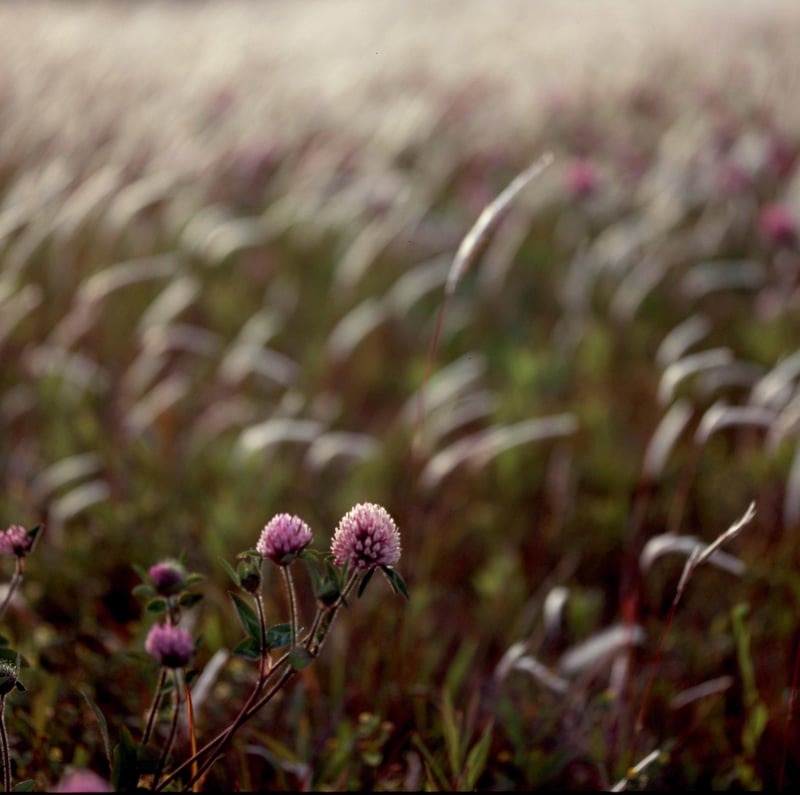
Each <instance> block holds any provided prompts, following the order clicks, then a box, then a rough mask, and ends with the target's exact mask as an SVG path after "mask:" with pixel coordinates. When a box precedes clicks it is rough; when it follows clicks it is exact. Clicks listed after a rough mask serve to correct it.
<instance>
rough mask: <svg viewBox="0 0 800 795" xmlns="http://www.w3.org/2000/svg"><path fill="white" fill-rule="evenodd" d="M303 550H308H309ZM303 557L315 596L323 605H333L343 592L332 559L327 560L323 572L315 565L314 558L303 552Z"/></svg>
mask: <svg viewBox="0 0 800 795" xmlns="http://www.w3.org/2000/svg"><path fill="white" fill-rule="evenodd" d="M303 551H304V552H307V551H309V550H303ZM301 558H302V559H303V562H304V563H305V564H306V569H307V570H308V575H309V577H310V579H311V588H312V590H313V592H314V596H315V598H316V599H317V600H318V601H319V602H320V603H321V604H323V605H326V606H330V605H332V604H333V603H334V602H335V601H336V600H337V599H338V598H339V595H340V594H341V592H342V587H341V583H340V582H339V578H338V576H337V574H336V569H334V568H333V566H332V565H331V564H330V561H325V571H324V572H321V571H320V570H319V568H318V567H317V566H315V565H314V563H313V560H312V558H307V557H305V556H304V555H303V554H301Z"/></svg>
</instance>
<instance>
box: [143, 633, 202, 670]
mask: <svg viewBox="0 0 800 795" xmlns="http://www.w3.org/2000/svg"><path fill="white" fill-rule="evenodd" d="M144 648H145V650H146V651H147V653H148V654H150V655H151V656H153V657H155V658H156V659H157V660H158V661H159V663H161V665H163V666H164V667H166V668H184V667H185V666H187V665H188V664H189V660H191V659H192V654H193V653H194V643H193V642H192V636H191V635H190V634H189V633H188V632H187V631H186V630H185V629H181V628H180V627H176V626H174V625H172V624H154V625H153V626H152V627H151V629H150V632H148V633H147V639H146V640H145V642H144Z"/></svg>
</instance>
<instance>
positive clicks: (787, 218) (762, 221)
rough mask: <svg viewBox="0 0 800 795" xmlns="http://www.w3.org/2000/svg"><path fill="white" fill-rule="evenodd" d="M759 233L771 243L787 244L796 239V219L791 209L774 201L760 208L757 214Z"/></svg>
mask: <svg viewBox="0 0 800 795" xmlns="http://www.w3.org/2000/svg"><path fill="white" fill-rule="evenodd" d="M758 226H759V229H760V230H761V234H763V235H764V237H765V238H766V239H767V240H769V241H770V242H771V243H775V244H777V245H784V246H789V245H792V244H793V243H794V242H795V240H796V239H797V221H796V220H795V217H794V215H793V214H792V212H791V210H789V208H788V207H786V206H785V205H783V204H780V203H778V202H774V203H773V204H768V205H767V206H766V207H764V208H763V209H762V210H761V213H760V214H759V216H758Z"/></svg>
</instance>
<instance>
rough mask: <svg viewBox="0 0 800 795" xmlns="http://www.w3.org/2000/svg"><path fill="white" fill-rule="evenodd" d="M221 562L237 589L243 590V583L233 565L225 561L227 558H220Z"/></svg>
mask: <svg viewBox="0 0 800 795" xmlns="http://www.w3.org/2000/svg"><path fill="white" fill-rule="evenodd" d="M219 560H220V563H222V568H223V569H225V571H226V572H227V573H228V576H229V577H230V578H231V579H232V580H233V582H234V584H235V585H236V587H237V588H241V587H242V583H241V582H240V581H239V575H238V574H237V573H236V569H234V568H233V566H231V564H230V563H228V561H227V560H225V558H220V559H219Z"/></svg>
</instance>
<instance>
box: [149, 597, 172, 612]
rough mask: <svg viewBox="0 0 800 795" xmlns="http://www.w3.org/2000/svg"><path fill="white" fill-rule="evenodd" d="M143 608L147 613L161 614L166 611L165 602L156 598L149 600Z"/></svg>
mask: <svg viewBox="0 0 800 795" xmlns="http://www.w3.org/2000/svg"><path fill="white" fill-rule="evenodd" d="M144 608H145V610H147V612H148V613H163V612H164V611H165V610H166V609H167V601H166V599H162V598H161V597H157V598H156V599H151V600H150V601H149V602H148V603H147V604H146V605H145V606H144Z"/></svg>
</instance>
